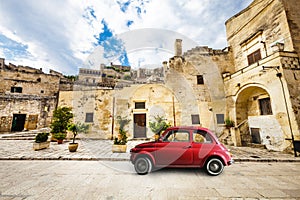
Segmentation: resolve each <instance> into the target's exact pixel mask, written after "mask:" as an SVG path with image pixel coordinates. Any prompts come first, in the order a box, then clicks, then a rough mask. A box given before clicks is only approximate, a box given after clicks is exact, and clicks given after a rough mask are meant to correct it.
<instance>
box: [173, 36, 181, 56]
mask: <svg viewBox="0 0 300 200" xmlns="http://www.w3.org/2000/svg"><path fill="white" fill-rule="evenodd" d="M175 56H182V40H181V39H176V40H175Z"/></svg>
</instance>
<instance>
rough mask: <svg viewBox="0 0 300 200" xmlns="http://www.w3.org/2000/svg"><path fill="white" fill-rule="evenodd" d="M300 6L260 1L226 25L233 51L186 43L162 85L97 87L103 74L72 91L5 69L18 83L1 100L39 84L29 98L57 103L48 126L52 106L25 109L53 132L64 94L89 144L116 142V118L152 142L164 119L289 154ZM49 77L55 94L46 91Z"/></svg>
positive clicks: (298, 117)
mask: <svg viewBox="0 0 300 200" xmlns="http://www.w3.org/2000/svg"><path fill="white" fill-rule="evenodd" d="M299 4H300V3H299V2H298V0H254V1H253V2H252V3H251V4H250V5H249V7H247V8H246V9H244V10H243V11H241V12H240V13H238V14H236V15H235V16H233V17H232V18H230V19H229V20H227V21H226V23H225V25H226V31H227V41H228V45H229V46H228V47H227V48H225V49H223V50H215V49H211V48H209V47H206V46H202V47H195V48H193V49H191V50H189V51H187V52H182V46H183V45H184V41H182V40H181V39H177V40H176V41H175V45H174V46H175V55H174V57H172V58H170V59H169V60H168V61H164V62H163V68H162V69H160V70H159V72H158V74H159V76H160V77H161V75H162V74H163V76H164V79H163V81H159V83H157V82H156V83H151V84H132V83H131V84H125V83H124V84H123V85H122V87H103V85H102V86H101V85H97V84H94V83H96V82H98V81H103V80H102V79H101V78H102V77H101V76H99V75H100V74H97V73H98V72H97V70H96V71H93V70H91V71H88V73H85V72H87V71H82V73H81V75H84V76H82V77H83V79H80V81H81V82H82V81H85V82H86V80H87V79H88V80H89V81H90V80H92V82H89V84H80V81H79V82H77V83H76V82H75V83H72V84H70V83H68V82H67V81H65V82H64V81H63V80H64V79H62V78H61V77H59V76H58V75H57V74H55V75H54V73H52V74H50V75H46V74H44V73H42V72H41V71H39V70H36V71H34V70H33V69H30V70H31V71H32V70H33V71H32V72H31V73H32V74H30V73H27V72H24V73H23V74H22V73H20V70H18V71H15V72H8V71H7V70H5V69H1V76H0V79H1V80H3V81H10V82H9V84H10V86H4V85H3V86H1V88H0V92H1V94H3V95H2V96H3V99H6V100H7V99H8V98H10V96H11V95H13V98H11V99H17V97H19V96H20V94H15V93H13V92H9V91H10V90H11V88H12V87H14V89H16V90H18V87H22V88H24V89H23V91H27V89H26V87H27V86H28V88H29V87H32V86H33V85H31V86H29V85H30V84H34V86H35V89H33V90H30V91H29V90H28V93H27V92H26V95H31V96H34V95H36V96H39V98H42V99H43V98H49V99H51V98H52V97H53V101H52V100H49V101H48V100H47V101H46V102H47V103H48V104H49V102H50V105H48V104H47V106H48V107H49V108H50V110H49V113H48V114H47V117H46V118H45V117H41V116H43V115H42V114H41V113H42V110H43V109H45V105H44V104H43V103H42V102H45V101H42V100H32V101H31V102H32V103H31V106H28V107H26V108H25V110H27V111H26V112H29V109H28V108H29V107H32V106H36V107H37V108H36V109H31V111H30V112H32V113H35V115H39V117H40V118H41V119H45V120H44V121H42V120H41V121H39V123H37V124H38V126H41V125H42V124H43V123H44V124H46V125H47V124H49V121H50V116H51V112H52V110H51V109H52V108H53V107H55V106H54V105H55V104H56V102H55V97H57V96H56V94H57V92H58V91H59V99H58V106H71V107H72V108H73V112H74V115H75V118H74V120H75V122H83V123H87V124H90V125H91V126H90V133H89V135H87V137H96V138H103V139H111V138H112V137H114V136H116V134H117V131H118V126H117V123H116V121H115V119H116V117H117V116H123V117H127V118H128V119H130V120H131V122H130V124H129V125H128V126H127V127H126V128H127V130H128V137H129V139H132V138H150V137H152V136H153V133H152V132H151V130H150V129H149V126H148V125H149V122H150V121H152V120H153V119H154V117H155V116H156V115H161V116H164V117H165V118H166V119H167V121H168V122H169V123H170V124H171V125H200V126H204V127H208V128H210V129H211V130H213V131H214V132H215V133H216V135H217V136H218V137H219V138H220V139H221V140H222V141H226V142H229V143H230V144H233V145H236V146H240V145H248V144H251V143H256V144H262V145H265V146H266V147H267V148H269V149H272V150H280V151H281V150H285V149H286V148H288V147H291V146H292V145H291V141H290V139H291V138H292V137H294V139H296V140H299V139H300V133H299V126H300V112H299V108H300V96H299V94H300V93H299V91H300V84H299V79H300V64H299V55H300V34H299V33H300V30H299V27H300V14H299V12H298V10H297V8H299V7H300V5H299ZM2 66H4V64H2ZM19 69H21V68H19ZM22 69H23V68H22ZM27 70H29V68H28V69H27ZM82 70H85V69H82ZM108 70H109V69H108ZM21 71H22V70H21ZM90 72H92V73H90ZM10 73H12V74H10ZM26 73H27V75H28V76H26V77H25V76H24V77H23V75H25V74H26ZM95 73H96V74H95ZM113 73H114V72H113ZM18 74H21V75H18ZM29 74H30V75H29ZM128 74H129V73H128ZM137 74H138V73H137ZM142 74H145V73H144V72H142ZM17 75H18V76H17ZM131 75H132V73H131ZM44 76H45V77H47V78H49V81H50V83H52V84H51V87H52V89H48V88H47V87H48V86H49V87H50V85H48V84H43V80H44ZM137 76H138V75H137ZM4 77H5V78H4ZM16 77H17V78H16ZM18 77H20V78H19V79H18ZM95 77H96V78H95ZM21 79H22V81H20V80H21ZM94 79H95V81H94ZM98 79H99V80H98ZM24 80H27V81H24ZM3 81H2V82H3ZM49 81H48V82H49ZM137 83H139V82H137ZM36 86H39V87H36ZM41 88H42V89H41ZM42 90H43V93H42V92H41V91H42ZM37 94H38V95H37ZM26 95H25V94H24V95H22V98H25V97H27V96H26ZM4 96H5V97H4ZM36 96H35V97H36ZM12 101H13V100H12ZM4 102H6V104H1V106H2V105H5V106H3V108H2V109H1V112H2V113H1V116H7V117H8V119H9V117H10V121H11V123H12V120H11V118H12V117H13V113H19V112H20V113H22V112H23V111H22V110H20V108H19V109H17V108H18V106H16V105H14V104H12V103H10V104H12V106H8V105H9V103H8V102H9V101H4ZM26 102H30V101H26ZM19 104H20V105H23V104H24V103H19ZM47 106H46V107H47ZM19 107H20V106H19ZM23 107H24V106H23ZM48 107H47V108H48ZM7 108H9V109H12V108H14V109H15V110H13V111H12V110H9V111H5V109H7ZM24 112H25V111H24ZM227 118H228V119H230V120H233V121H234V124H235V126H234V127H232V128H230V129H229V128H226V126H225V122H224V121H225V119H227Z"/></svg>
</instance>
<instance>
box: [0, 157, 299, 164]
mask: <svg viewBox="0 0 300 200" xmlns="http://www.w3.org/2000/svg"><path fill="white" fill-rule="evenodd" d="M0 160H1V161H3V160H28V161H30V160H32V161H33V160H57V161H130V159H129V158H63V157H56V158H33V157H8V158H5V157H3V158H0ZM234 162H269V163H270V162H300V159H273V158H260V159H251V158H235V159H234Z"/></svg>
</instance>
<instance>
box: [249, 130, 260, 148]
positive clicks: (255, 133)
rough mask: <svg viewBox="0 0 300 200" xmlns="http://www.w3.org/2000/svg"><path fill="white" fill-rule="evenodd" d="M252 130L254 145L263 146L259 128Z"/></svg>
mask: <svg viewBox="0 0 300 200" xmlns="http://www.w3.org/2000/svg"><path fill="white" fill-rule="evenodd" d="M250 130H251V136H252V143H255V144H261V139H260V133H259V128H250Z"/></svg>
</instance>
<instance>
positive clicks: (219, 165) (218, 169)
mask: <svg viewBox="0 0 300 200" xmlns="http://www.w3.org/2000/svg"><path fill="white" fill-rule="evenodd" d="M205 168H206V172H207V173H208V174H209V175H211V176H217V175H219V174H221V173H222V172H223V169H224V165H223V162H222V161H221V160H220V159H219V158H211V159H210V160H209V161H208V162H207V163H206V166H205Z"/></svg>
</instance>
